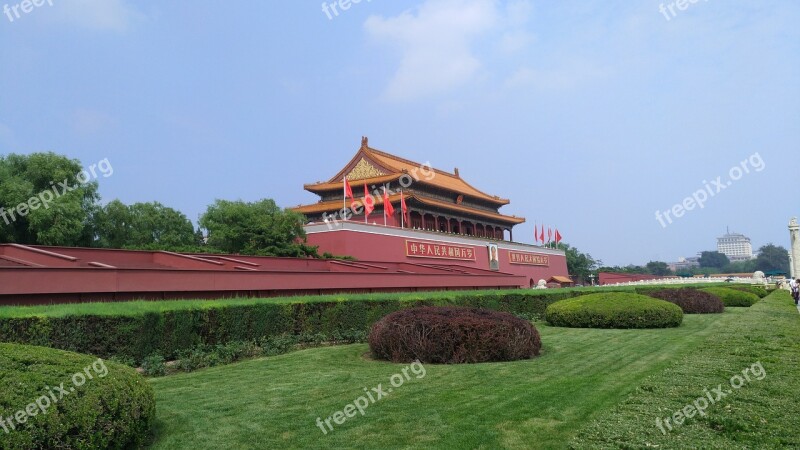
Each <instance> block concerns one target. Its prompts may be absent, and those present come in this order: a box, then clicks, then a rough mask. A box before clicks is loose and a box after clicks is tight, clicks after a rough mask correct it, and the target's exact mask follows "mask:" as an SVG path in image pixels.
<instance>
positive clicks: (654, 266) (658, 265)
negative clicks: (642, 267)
mask: <svg viewBox="0 0 800 450" xmlns="http://www.w3.org/2000/svg"><path fill="white" fill-rule="evenodd" d="M647 272H648V273H650V274H652V275H659V276H665V275H672V270H670V268H669V266H668V265H667V263H665V262H662V261H650V262H648V263H647Z"/></svg>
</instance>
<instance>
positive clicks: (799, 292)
mask: <svg viewBox="0 0 800 450" xmlns="http://www.w3.org/2000/svg"><path fill="white" fill-rule="evenodd" d="M789 288H790V289H791V290H792V298H794V304H795V306H796V305H797V304H798V302H800V278H798V279H796V280H792V281H790V282H789Z"/></svg>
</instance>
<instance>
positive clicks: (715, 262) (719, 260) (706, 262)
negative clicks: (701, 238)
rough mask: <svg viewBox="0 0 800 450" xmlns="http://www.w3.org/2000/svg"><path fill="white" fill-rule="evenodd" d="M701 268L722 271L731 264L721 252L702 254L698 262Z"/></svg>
mask: <svg viewBox="0 0 800 450" xmlns="http://www.w3.org/2000/svg"><path fill="white" fill-rule="evenodd" d="M698 262H699V263H700V267H713V268H715V269H722V268H723V267H725V266H727V265H728V264H730V263H731V261H730V260H729V259H728V257H727V256H725V254H724V253H720V252H716V251H714V252H702V253H700V259H699V260H698Z"/></svg>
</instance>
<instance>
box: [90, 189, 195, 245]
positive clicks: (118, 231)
mask: <svg viewBox="0 0 800 450" xmlns="http://www.w3.org/2000/svg"><path fill="white" fill-rule="evenodd" d="M95 233H96V236H97V245H98V246H100V247H107V248H137V249H148V250H184V251H185V250H191V249H192V247H194V246H196V242H195V240H196V239H195V230H194V226H193V225H192V222H191V221H190V220H189V219H188V218H186V216H185V215H184V214H183V213H181V212H180V211H177V210H175V209H172V208H169V207H167V206H164V205H162V204H161V203H159V202H147V203H134V204H133V205H130V206H126V205H125V204H124V203H122V202H121V201H119V200H114V201H112V202H109V203H108V204H107V205H106V206H104V207H103V208H102V209H101V210H100V211H98V213H97V215H96V218H95Z"/></svg>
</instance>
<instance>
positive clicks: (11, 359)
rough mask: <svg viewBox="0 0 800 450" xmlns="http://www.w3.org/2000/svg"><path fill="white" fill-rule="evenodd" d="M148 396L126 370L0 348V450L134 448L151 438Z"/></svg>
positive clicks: (55, 353)
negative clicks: (0, 449)
mask: <svg viewBox="0 0 800 450" xmlns="http://www.w3.org/2000/svg"><path fill="white" fill-rule="evenodd" d="M154 417H155V399H154V395H153V389H152V388H151V387H150V385H149V384H148V383H147V382H146V381H145V379H144V378H143V377H142V376H140V375H139V374H137V373H136V371H135V370H133V369H132V368H130V367H126V366H123V365H121V364H117V363H113V362H111V361H104V360H102V359H98V358H95V357H92V356H87V355H80V354H77V353H71V352H65V351H60V350H54V349H50V348H43V347H34V346H27V345H16V344H0V448H2V449H32V448H52V449H56V448H58V449H61V448H63V449H68V448H77V449H89V448H136V447H139V446H141V445H142V444H144V443H145V442H146V441H147V440H148V438H149V432H150V427H151V424H152V421H153V419H154Z"/></svg>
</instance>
